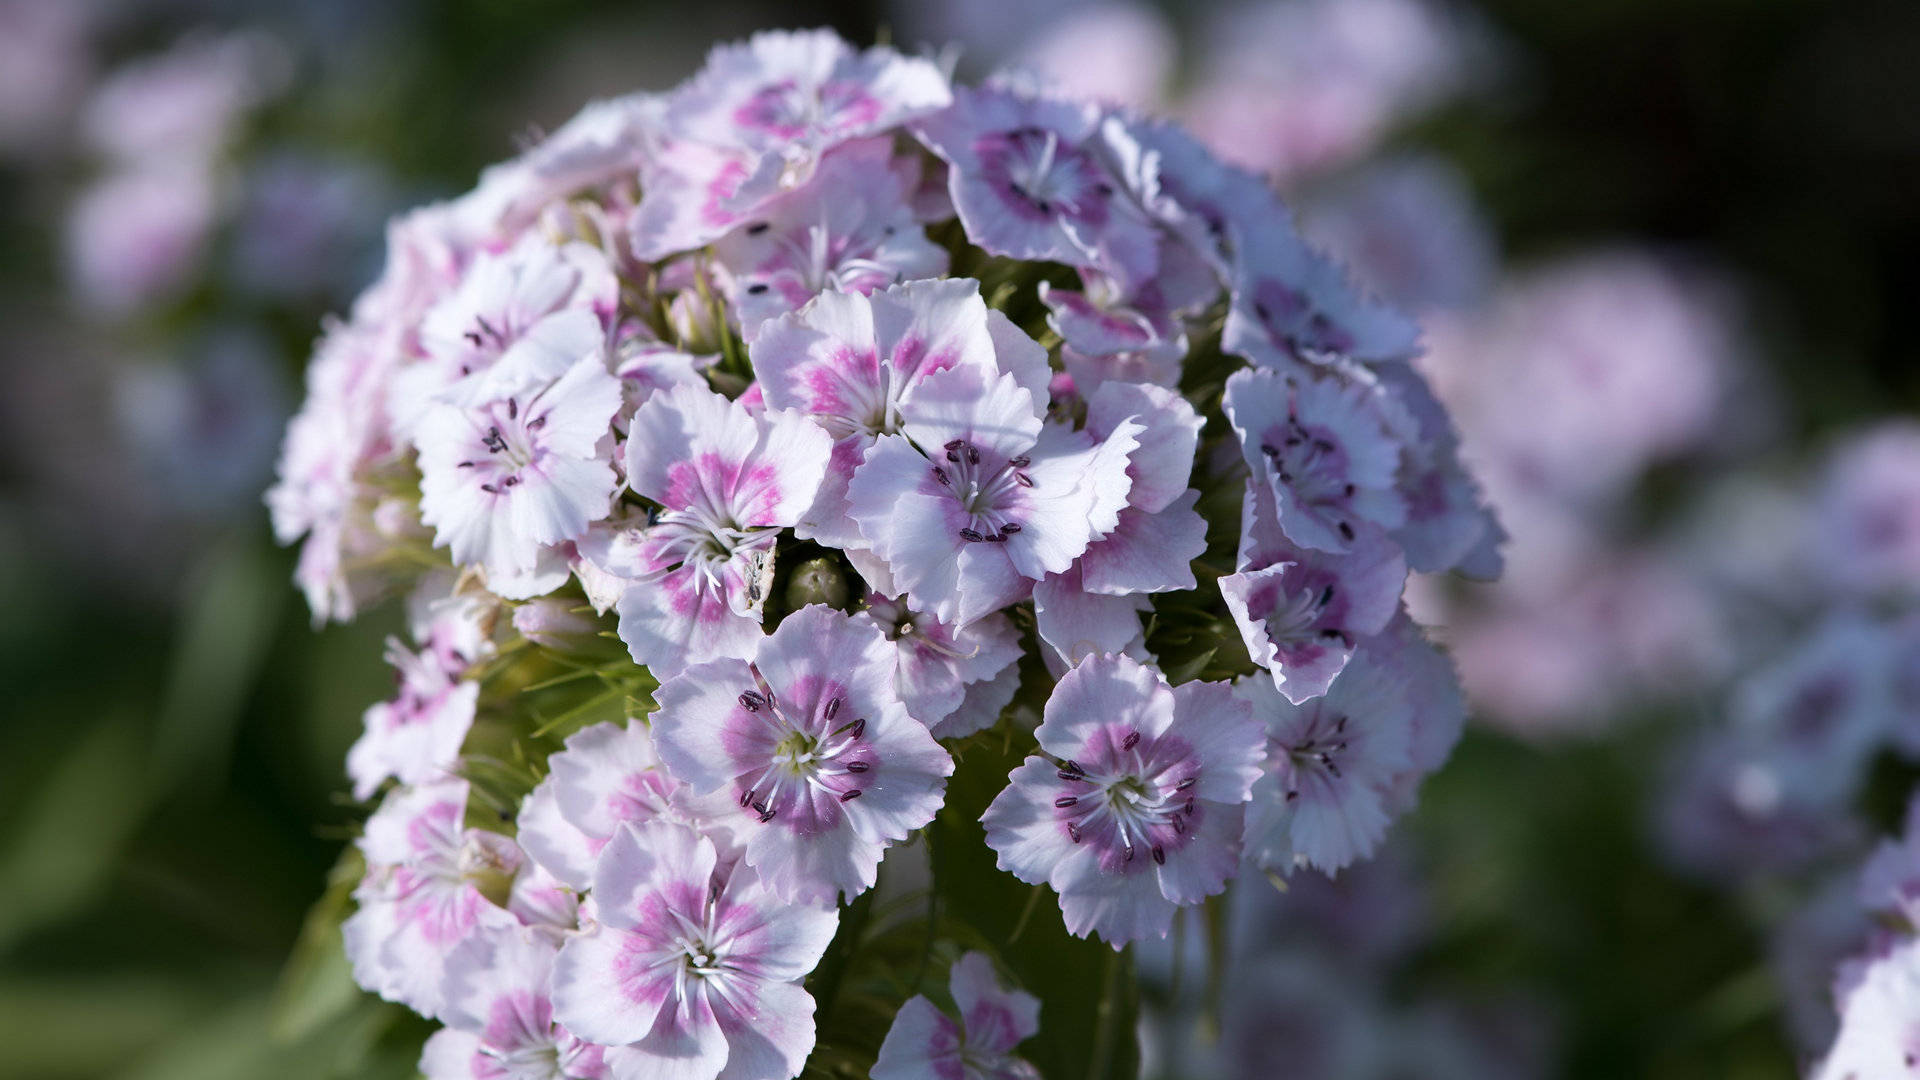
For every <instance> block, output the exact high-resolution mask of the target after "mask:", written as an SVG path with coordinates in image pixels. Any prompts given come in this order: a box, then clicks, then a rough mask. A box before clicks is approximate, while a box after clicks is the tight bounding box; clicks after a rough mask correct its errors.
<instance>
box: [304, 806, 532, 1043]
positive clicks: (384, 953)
mask: <svg viewBox="0 0 1920 1080" xmlns="http://www.w3.org/2000/svg"><path fill="white" fill-rule="evenodd" d="M466 808H467V784H466V781H464V780H451V779H449V780H441V781H438V782H436V783H432V784H424V785H421V786H419V787H414V788H399V789H396V790H395V791H394V792H393V793H392V794H391V795H389V796H387V799H386V801H385V802H383V803H382V804H381V805H380V809H379V810H377V811H375V812H374V815H373V816H372V817H371V818H368V819H367V829H366V833H365V835H363V836H362V837H361V838H360V850H361V852H362V854H364V855H365V856H366V860H367V876H366V877H365V878H364V879H363V880H362V881H361V882H360V885H359V887H358V888H356V889H355V890H354V893H353V895H354V899H355V900H357V901H359V904H360V910H359V911H357V912H355V913H354V915H353V916H352V917H351V918H349V919H348V920H347V921H346V923H345V924H343V925H342V926H341V928H340V931H341V934H342V935H343V936H344V937H345V939H346V948H347V958H348V960H350V961H351V962H352V964H353V978H354V981H355V982H357V983H359V984H360V985H361V986H363V987H365V988H366V989H368V990H371V991H373V992H374V993H376V994H379V995H380V996H381V997H384V998H387V999H388V1000H390V1001H398V1002H400V1003H402V1004H404V1005H406V1006H407V1007H409V1008H411V1009H413V1010H415V1011H416V1012H420V1013H422V1014H425V1015H427V1016H437V1015H439V1013H440V1012H441V1009H442V1008H443V1007H444V1005H445V996H444V987H443V985H442V976H443V975H444V973H445V970H446V963H447V958H448V957H449V956H451V955H452V953H453V951H454V950H455V949H456V948H458V947H459V946H460V945H461V944H462V943H463V942H465V941H467V940H468V939H469V938H472V937H475V936H476V935H488V936H493V935H500V934H506V933H517V932H518V931H519V929H520V923H519V920H517V919H515V918H514V916H513V915H512V914H510V913H509V912H508V911H507V910H506V909H505V908H503V907H501V906H500V905H499V904H498V903H496V902H495V900H494V899H493V897H499V898H501V899H504V898H505V896H506V894H507V892H508V890H509V889H510V888H511V885H512V880H513V877H514V875H516V874H517V873H519V871H520V868H521V864H522V862H523V861H524V857H523V856H522V855H521V852H520V849H519V848H518V847H517V846H515V844H514V842H513V841H512V840H509V839H508V838H506V837H504V836H501V835H500V834H498V833H490V832H482V831H480V830H478V829H468V828H465V827H464V821H465V817H466Z"/></svg>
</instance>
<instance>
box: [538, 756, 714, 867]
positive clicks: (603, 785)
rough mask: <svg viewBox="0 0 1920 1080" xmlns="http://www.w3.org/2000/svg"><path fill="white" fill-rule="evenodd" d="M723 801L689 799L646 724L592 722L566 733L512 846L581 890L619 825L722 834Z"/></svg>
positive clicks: (689, 791) (685, 786)
mask: <svg viewBox="0 0 1920 1080" xmlns="http://www.w3.org/2000/svg"><path fill="white" fill-rule="evenodd" d="M723 805H724V804H722V803H718V802H717V801H716V800H711V799H708V800H702V799H699V798H696V797H695V796H694V794H693V792H692V791H691V790H689V789H688V787H687V785H686V784H684V783H682V782H681V781H679V780H676V779H674V777H673V776H672V775H671V774H669V773H668V772H667V769H666V766H665V765H664V764H663V763H662V762H661V761H660V754H659V750H658V749H657V748H656V747H655V745H654V740H653V735H652V733H651V732H650V731H649V730H648V728H647V725H646V724H644V723H642V722H640V721H633V722H630V723H628V724H626V725H624V726H622V725H619V724H595V725H593V726H592V727H588V728H583V729H581V730H580V731H577V732H575V733H574V734H572V735H570V736H568V737H567V741H566V746H565V748H564V749H562V750H561V751H560V752H559V753H557V754H554V755H553V756H552V757H550V758H548V759H547V776H546V778H545V779H543V780H542V781H541V782H540V784H539V785H538V786H537V787H535V788H534V789H533V791H532V793H531V794H529V795H528V796H527V798H526V801H525V802H524V803H522V804H521V808H520V831H519V840H520V846H521V847H523V848H525V849H526V851H527V854H529V855H531V856H533V858H534V859H535V860H536V861H537V862H539V863H540V865H541V866H543V867H545V868H546V869H547V870H548V871H549V872H551V873H552V874H553V875H554V876H555V877H556V878H558V879H559V880H560V881H562V882H564V883H565V884H566V885H568V886H569V887H571V888H573V889H576V890H579V891H582V892H584V891H586V890H587V889H588V888H589V887H591V885H592V882H593V864H594V860H595V859H597V858H598V857H599V855H600V851H601V849H603V848H604V847H606V845H607V841H608V840H610V839H612V838H613V836H614V834H615V833H617V832H619V830H620V826H622V825H624V824H634V825H643V824H645V823H647V822H649V821H669V822H675V823H678V824H682V825H687V826H689V827H691V828H695V829H698V830H699V831H701V832H704V833H709V834H712V835H715V836H717V837H720V838H722V843H723V845H724V844H726V843H727V841H726V840H725V834H726V831H727V830H726V829H725V828H724V827H723V826H721V825H720V823H719V822H717V821H715V820H714V818H715V816H716V815H715V811H717V810H719V809H721V808H722V806H723Z"/></svg>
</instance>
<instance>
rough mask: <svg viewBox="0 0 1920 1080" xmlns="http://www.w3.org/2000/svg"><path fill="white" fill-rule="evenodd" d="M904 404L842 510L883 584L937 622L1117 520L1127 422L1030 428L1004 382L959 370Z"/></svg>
mask: <svg viewBox="0 0 1920 1080" xmlns="http://www.w3.org/2000/svg"><path fill="white" fill-rule="evenodd" d="M915 405H916V415H915V417H914V418H913V419H912V420H910V421H908V422H907V423H906V424H905V425H904V434H900V435H883V436H881V437H880V438H879V439H877V440H875V442H874V444H873V446H872V447H871V448H870V449H869V450H868V451H867V454H866V459H865V461H864V462H863V463H862V464H861V465H860V467H859V469H858V470H856V471H855V472H854V475H853V482H852V483H851V484H850V485H849V486H848V503H849V506H850V508H851V516H852V518H853V521H854V524H855V525H857V526H858V527H859V529H860V534H861V536H862V537H863V538H864V539H865V540H866V541H867V543H868V544H869V545H870V546H871V547H872V549H873V552H874V554H875V555H877V556H878V557H879V558H880V559H882V560H883V561H885V562H886V564H887V567H888V569H889V570H890V571H891V573H892V575H893V579H894V582H895V583H896V584H897V585H898V586H899V587H900V588H901V589H902V590H903V591H904V592H905V593H906V595H907V596H908V598H909V599H911V600H912V601H913V602H914V603H915V604H916V605H917V606H919V607H920V608H921V609H922V610H925V611H929V612H931V613H932V614H933V615H934V616H935V617H936V618H938V619H940V620H941V621H942V622H950V623H953V622H957V623H967V622H972V621H973V620H974V619H977V618H979V617H981V616H983V615H986V614H988V613H990V612H993V611H996V610H998V609H999V608H1001V607H1004V606H1006V605H1007V604H1009V603H1013V602H1015V601H1017V600H1019V599H1021V598H1022V597H1023V595H1024V594H1025V593H1026V592H1027V591H1028V590H1029V589H1030V588H1031V587H1032V582H1034V581H1037V580H1039V579H1041V578H1044V577H1045V576H1046V575H1048V574H1058V573H1063V572H1065V571H1066V570H1067V568H1068V567H1070V566H1072V565H1073V561H1074V560H1075V559H1077V558H1079V557H1080V555H1081V554H1082V553H1084V552H1085V551H1086V550H1087V545H1088V544H1090V543H1092V542H1093V541H1094V540H1095V539H1097V538H1099V537H1100V536H1103V535H1105V534H1106V533H1109V532H1112V531H1113V530H1114V529H1115V528H1116V527H1117V526H1118V524H1119V513H1120V509H1121V507H1123V506H1124V505H1126V497H1127V489H1128V487H1129V486H1130V484H1131V480H1130V479H1129V478H1128V476H1127V472H1126V470H1127V454H1128V453H1129V452H1130V451H1131V450H1132V449H1133V448H1134V446H1135V445H1136V442H1135V440H1136V434H1137V432H1138V430H1139V427H1140V425H1138V424H1136V423H1132V422H1130V421H1129V422H1124V423H1122V424H1120V425H1119V427H1118V429H1117V430H1115V431H1114V432H1113V433H1112V434H1111V435H1109V436H1108V437H1107V438H1105V439H1104V440H1098V441H1096V440H1095V439H1094V438H1093V437H1092V436H1090V435H1087V434H1085V433H1083V432H1077V431H1073V430H1072V429H1069V428H1066V427H1063V426H1060V425H1043V424H1042V423H1041V419H1040V415H1039V410H1038V408H1037V406H1036V404H1035V400H1034V397H1033V395H1032V394H1031V393H1029V392H1028V391H1027V390H1026V389H1024V388H1023V387H1021V386H1020V385H1019V383H1018V382H1016V380H1015V378H1014V376H1012V375H1011V374H1002V375H1000V376H999V377H998V378H991V377H989V376H988V375H987V374H986V373H983V372H981V371H980V370H978V369H975V368H971V367H958V368H950V369H948V370H946V371H942V372H937V373H935V374H933V375H930V376H928V377H927V378H926V379H925V380H923V381H922V383H921V385H920V388H919V391H918V392H917V394H916V395H915Z"/></svg>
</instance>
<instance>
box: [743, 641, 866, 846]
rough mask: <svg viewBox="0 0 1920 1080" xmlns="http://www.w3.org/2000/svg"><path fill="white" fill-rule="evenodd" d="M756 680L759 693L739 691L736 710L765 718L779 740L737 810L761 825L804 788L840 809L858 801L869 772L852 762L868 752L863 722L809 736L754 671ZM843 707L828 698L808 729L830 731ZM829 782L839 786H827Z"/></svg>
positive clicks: (837, 700) (863, 765)
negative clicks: (832, 800) (840, 805)
mask: <svg viewBox="0 0 1920 1080" xmlns="http://www.w3.org/2000/svg"><path fill="white" fill-rule="evenodd" d="M754 680H755V682H756V683H757V684H758V689H755V690H743V691H741V692H740V697H739V702H740V707H741V708H742V709H745V710H746V711H748V712H750V713H753V714H755V715H757V716H760V717H762V718H764V719H765V720H766V722H767V723H768V724H769V725H770V726H772V727H773V728H774V730H775V731H777V732H779V733H780V734H781V738H780V741H779V744H778V745H777V746H776V747H775V750H774V759H773V760H772V761H771V762H769V763H768V764H767V766H766V767H765V768H764V769H762V770H761V771H760V774H759V775H758V776H756V777H755V778H754V779H753V781H752V782H751V783H749V784H748V785H747V786H746V788H745V789H744V790H742V791H741V792H740V806H741V808H742V809H745V810H751V811H752V812H753V813H754V814H755V815H757V816H758V818H759V820H760V822H761V823H762V824H765V823H767V822H769V821H772V820H773V819H774V818H776V817H778V816H779V814H780V811H781V809H782V808H783V807H784V806H785V805H786V802H787V800H788V798H789V797H791V796H793V795H795V794H797V793H798V792H799V791H801V790H804V789H805V788H809V787H810V788H817V789H819V790H821V791H824V792H827V793H829V794H831V795H833V796H834V797H835V798H837V799H839V800H840V801H841V802H843V803H845V802H852V801H853V800H855V799H857V798H859V797H860V794H861V792H862V790H863V789H862V788H861V787H859V786H858V782H859V781H858V778H859V777H861V776H863V775H864V774H866V773H868V772H870V771H872V769H873V763H872V762H871V761H868V760H865V758H863V757H858V756H853V755H858V754H859V753H860V752H861V751H862V750H864V749H866V745H865V743H863V742H862V741H861V740H862V739H864V738H865V736H866V733H867V721H866V718H865V717H856V718H854V719H852V720H849V721H848V722H846V723H844V724H841V725H840V726H839V727H837V728H831V730H828V731H827V732H826V734H824V735H819V736H815V735H811V734H808V732H807V731H806V729H805V728H804V727H803V726H802V725H800V724H796V723H795V722H794V720H793V718H792V717H791V716H789V715H788V714H787V712H786V710H785V709H784V708H783V707H782V705H781V704H780V700H779V698H778V697H776V696H775V695H774V692H773V688H772V687H771V686H768V685H767V683H766V680H765V679H762V678H760V675H759V672H757V671H756V672H755V673H754ZM845 703H846V699H844V698H842V697H840V696H838V695H835V696H833V697H830V698H828V699H827V701H826V703H825V704H824V705H823V706H821V708H820V716H819V721H818V723H816V724H813V725H808V726H811V727H819V728H828V727H829V726H830V725H832V724H833V723H834V721H835V720H837V719H838V718H839V715H840V710H841V708H842V707H843V706H844V705H845ZM843 759H844V760H843ZM830 780H832V781H837V783H828V781H830ZM840 785H845V786H840Z"/></svg>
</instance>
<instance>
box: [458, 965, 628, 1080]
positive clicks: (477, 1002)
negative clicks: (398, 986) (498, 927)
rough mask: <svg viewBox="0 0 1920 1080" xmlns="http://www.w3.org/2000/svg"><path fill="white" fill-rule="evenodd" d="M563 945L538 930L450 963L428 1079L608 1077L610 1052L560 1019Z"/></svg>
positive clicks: (598, 1079) (575, 1079) (565, 1079)
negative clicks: (557, 957)
mask: <svg viewBox="0 0 1920 1080" xmlns="http://www.w3.org/2000/svg"><path fill="white" fill-rule="evenodd" d="M557 951H558V946H556V945H554V944H553V943H551V942H548V941H543V940H541V939H539V938H537V937H535V936H534V935H533V934H532V933H531V932H520V933H514V932H506V933H501V934H492V935H487V936H484V937H474V938H469V939H468V940H467V941H465V942H463V943H462V944H461V945H460V947H459V948H457V949H455V950H454V951H453V954H452V955H451V956H449V957H448V958H447V972H446V989H445V992H444V995H443V997H444V999H445V1001H446V1007H445V1008H444V1009H443V1010H442V1014H441V1019H442V1020H444V1021H445V1022H446V1025H447V1026H446V1027H444V1028H442V1029H440V1030H439V1031H436V1032H434V1033H433V1036H432V1037H431V1038H429V1039H428V1040H427V1045H426V1046H425V1048H423V1049H422V1051H421V1054H420V1071H421V1072H422V1073H424V1074H426V1077H427V1080H607V1078H608V1076H609V1075H610V1074H609V1073H608V1071H607V1064H606V1058H605V1055H606V1048H605V1047H601V1046H596V1045H594V1044H593V1043H589V1042H585V1041H583V1040H581V1039H579V1038H578V1037H576V1036H575V1035H574V1034H573V1033H572V1032H570V1031H568V1030H567V1029H566V1028H564V1027H561V1026H560V1025H559V1024H556V1023H554V1020H553V1000H552V998H551V997H550V995H549V993H548V986H549V983H550V981H551V979H552V976H553V959H554V954H555V952H557Z"/></svg>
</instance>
